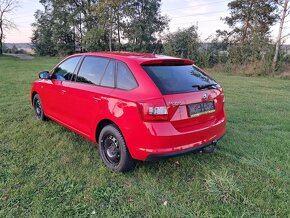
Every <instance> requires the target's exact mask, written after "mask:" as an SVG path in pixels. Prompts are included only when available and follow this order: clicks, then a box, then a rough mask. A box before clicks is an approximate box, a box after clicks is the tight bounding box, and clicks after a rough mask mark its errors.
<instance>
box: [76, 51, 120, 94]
mask: <svg viewBox="0 0 290 218" xmlns="http://www.w3.org/2000/svg"><path fill="white" fill-rule="evenodd" d="M87 57H93V58H102V59H107V60H109V62H108V64H107V66H106V68H105V70H104V72H103V73H102V76H101V79H100V82H99V84H89V83H84V82H78V81H77V78H78V75H79V72H80V69H81V67H82V65H83V62H84V60H85V58H87ZM111 60H112V59H111V58H107V57H101V56H95V55H84V56H83V58H82V60H81V62H80V64H79V66H78V68H77V71H76V77H75V80H74V81H73V82H75V83H80V84H84V85H89V86H99V87H104V88H111V89H113V88H114V87H113V88H112V87H107V86H101V85H100V84H101V81H102V79H103V77H104V74H105V72H106V70H107V67H108V66H109V64H110V61H111ZM114 73H115V72H114Z"/></svg>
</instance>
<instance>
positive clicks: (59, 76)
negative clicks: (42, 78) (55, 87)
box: [52, 56, 81, 81]
mask: <svg viewBox="0 0 290 218" xmlns="http://www.w3.org/2000/svg"><path fill="white" fill-rule="evenodd" d="M80 59H81V57H80V56H79V57H73V58H70V59H68V60H66V61H64V62H63V63H61V64H60V65H59V66H58V67H57V68H56V69H55V70H54V72H53V74H52V79H56V80H62V81H65V80H71V77H72V75H73V73H74V71H75V69H76V67H77V65H78V63H79V61H80Z"/></svg>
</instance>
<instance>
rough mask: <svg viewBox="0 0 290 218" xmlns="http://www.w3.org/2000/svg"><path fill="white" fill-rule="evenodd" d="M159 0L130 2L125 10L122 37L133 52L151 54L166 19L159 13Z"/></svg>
mask: <svg viewBox="0 0 290 218" xmlns="http://www.w3.org/2000/svg"><path fill="white" fill-rule="evenodd" d="M160 7H161V0H130V1H129V3H128V5H127V9H126V22H125V27H124V36H125V38H126V39H127V40H128V41H129V44H130V45H131V50H133V51H143V52H150V51H151V52H152V51H153V50H155V49H154V45H156V43H157V42H158V38H160V34H161V33H162V32H163V31H164V30H165V29H166V28H167V26H168V22H169V20H168V18H167V17H166V16H162V15H161V12H160Z"/></svg>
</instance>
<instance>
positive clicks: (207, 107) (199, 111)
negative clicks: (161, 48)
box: [143, 65, 223, 131]
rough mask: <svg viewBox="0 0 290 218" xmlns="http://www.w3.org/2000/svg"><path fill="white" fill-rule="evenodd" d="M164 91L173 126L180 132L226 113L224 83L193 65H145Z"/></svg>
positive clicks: (144, 67)
mask: <svg viewBox="0 0 290 218" xmlns="http://www.w3.org/2000/svg"><path fill="white" fill-rule="evenodd" d="M143 69H144V70H145V71H146V72H147V74H148V75H149V76H150V78H151V79H152V80H153V81H154V82H155V84H156V85H157V87H158V88H159V90H160V92H161V93H162V94H163V98H164V100H165V103H166V104H167V106H168V108H169V109H168V112H169V117H170V121H171V123H172V125H173V126H174V127H175V128H176V129H177V130H179V131H189V130H190V129H191V128H192V126H194V125H198V124H202V123H205V122H208V121H210V120H213V119H215V118H216V117H217V116H219V115H221V114H222V112H223V97H222V95H221V94H222V90H221V88H220V86H219V85H218V84H217V83H216V82H215V81H214V80H213V79H211V78H210V77H209V76H207V75H206V74H204V73H203V72H202V71H201V70H200V69H199V68H197V67H195V66H192V65H152V66H143Z"/></svg>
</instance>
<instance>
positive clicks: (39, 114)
mask: <svg viewBox="0 0 290 218" xmlns="http://www.w3.org/2000/svg"><path fill="white" fill-rule="evenodd" d="M33 108H34V114H35V117H36V118H37V119H38V120H42V121H45V120H46V116H45V114H44V111H43V107H42V103H41V100H40V97H39V95H38V94H36V95H34V97H33Z"/></svg>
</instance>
